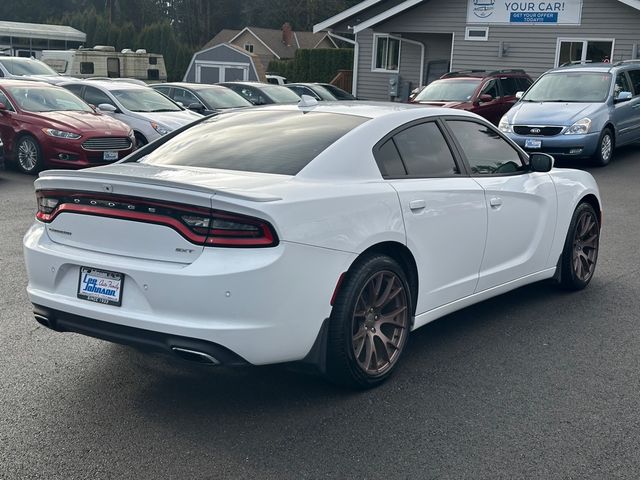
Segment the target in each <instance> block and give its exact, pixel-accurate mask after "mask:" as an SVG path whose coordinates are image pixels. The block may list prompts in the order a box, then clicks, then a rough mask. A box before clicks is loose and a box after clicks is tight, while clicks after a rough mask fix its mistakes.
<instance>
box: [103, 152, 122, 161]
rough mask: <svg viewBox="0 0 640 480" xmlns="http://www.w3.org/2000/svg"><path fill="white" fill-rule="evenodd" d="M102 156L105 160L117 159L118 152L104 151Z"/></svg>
mask: <svg viewBox="0 0 640 480" xmlns="http://www.w3.org/2000/svg"><path fill="white" fill-rule="evenodd" d="M102 158H103V159H104V160H105V161H108V160H117V159H118V152H104V153H103V154H102Z"/></svg>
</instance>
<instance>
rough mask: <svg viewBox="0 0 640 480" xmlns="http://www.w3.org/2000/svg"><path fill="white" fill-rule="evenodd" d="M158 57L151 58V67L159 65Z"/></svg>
mask: <svg viewBox="0 0 640 480" xmlns="http://www.w3.org/2000/svg"><path fill="white" fill-rule="evenodd" d="M157 64H158V57H149V65H157Z"/></svg>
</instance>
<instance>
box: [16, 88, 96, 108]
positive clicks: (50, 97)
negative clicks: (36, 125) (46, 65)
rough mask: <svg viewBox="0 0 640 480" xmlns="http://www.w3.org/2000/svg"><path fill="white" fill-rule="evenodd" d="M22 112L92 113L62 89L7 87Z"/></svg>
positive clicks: (86, 106)
mask: <svg viewBox="0 0 640 480" xmlns="http://www.w3.org/2000/svg"><path fill="white" fill-rule="evenodd" d="M7 90H8V91H9V93H10V94H11V96H12V97H13V99H14V100H15V102H16V103H17V104H18V106H19V107H20V108H21V109H22V110H26V111H27V112H56V111H74V112H93V110H92V109H91V107H90V106H89V105H87V104H86V103H84V102H83V101H82V100H80V99H79V98H78V97H76V96H75V95H74V94H73V93H71V92H68V91H67V90H65V89H64V88H57V87H49V86H46V87H27V86H24V87H7Z"/></svg>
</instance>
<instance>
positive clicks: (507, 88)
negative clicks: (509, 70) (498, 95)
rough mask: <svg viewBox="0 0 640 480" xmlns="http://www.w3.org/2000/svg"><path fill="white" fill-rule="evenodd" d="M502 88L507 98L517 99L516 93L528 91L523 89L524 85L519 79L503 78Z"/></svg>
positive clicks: (501, 81) (501, 80)
mask: <svg viewBox="0 0 640 480" xmlns="http://www.w3.org/2000/svg"><path fill="white" fill-rule="evenodd" d="M500 86H501V87H502V94H503V95H504V96H505V97H515V95H516V93H518V92H521V91H525V90H526V88H522V85H521V83H520V82H519V81H518V78H517V77H503V78H501V79H500Z"/></svg>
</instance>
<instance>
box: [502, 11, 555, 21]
mask: <svg viewBox="0 0 640 480" xmlns="http://www.w3.org/2000/svg"><path fill="white" fill-rule="evenodd" d="M509 21H510V22H511V23H558V13H557V12H511V16H510V18H509Z"/></svg>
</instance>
